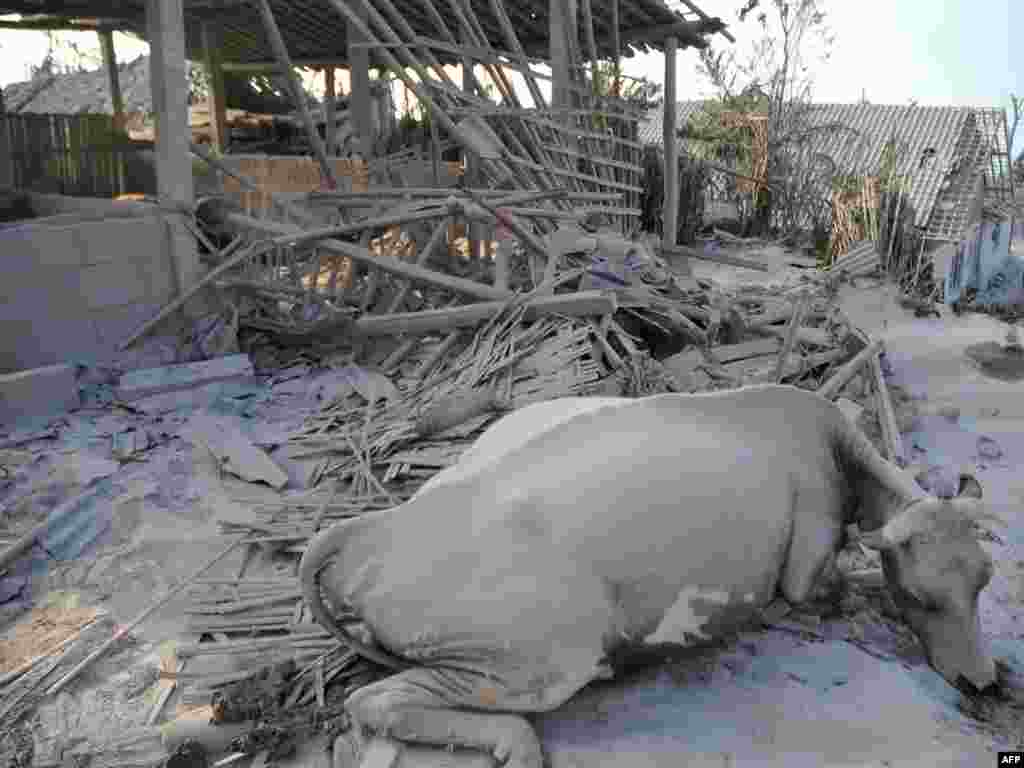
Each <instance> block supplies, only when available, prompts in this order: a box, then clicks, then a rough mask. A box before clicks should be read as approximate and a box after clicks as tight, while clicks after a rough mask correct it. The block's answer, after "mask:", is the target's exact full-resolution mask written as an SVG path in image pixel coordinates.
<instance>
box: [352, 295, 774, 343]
mask: <svg viewBox="0 0 1024 768" xmlns="http://www.w3.org/2000/svg"><path fill="white" fill-rule="evenodd" d="M506 306H507V302H504V301H492V302H484V303H478V304H468V305H466V306H461V307H452V308H450V309H427V310H422V311H420V312H402V313H397V314H392V315H372V316H368V317H361V318H359V320H357V321H356V322H355V329H356V330H357V331H358V332H359V333H363V334H366V335H368V336H390V335H396V334H402V333H407V334H425V333H432V332H436V331H450V330H453V329H456V328H465V327H472V326H475V325H477V324H479V323H481V322H483V321H484V320H487V319H489V318H491V317H493V316H494V315H496V314H497V313H498V312H500V311H501V310H502V309H504V308H505V307H506ZM616 308H617V304H616V301H615V295H614V293H611V292H608V293H606V292H604V291H580V292H577V293H567V294H557V295H554V296H544V297H540V298H537V299H534V300H533V301H531V302H530V303H529V304H527V305H526V315H525V319H526V320H530V319H534V318H537V317H539V316H541V315H545V314H562V315H567V316H573V317H580V316H583V317H585V316H591V315H593V316H603V315H606V314H611V313H613V312H615V310H616ZM771 343H772V344H775V342H771ZM775 346H777V345H775Z"/></svg>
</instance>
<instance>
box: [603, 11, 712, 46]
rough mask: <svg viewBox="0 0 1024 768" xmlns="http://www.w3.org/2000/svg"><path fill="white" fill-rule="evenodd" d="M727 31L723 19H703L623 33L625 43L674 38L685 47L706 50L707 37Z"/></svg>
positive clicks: (635, 28) (658, 25) (662, 41)
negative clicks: (705, 37)
mask: <svg viewBox="0 0 1024 768" xmlns="http://www.w3.org/2000/svg"><path fill="white" fill-rule="evenodd" d="M724 29H725V22H724V21H722V20H721V19H718V18H714V19H701V20H700V21H680V22H678V23H676V24H656V25H654V26H651V27H634V28H633V29H629V30H625V31H624V32H623V33H622V38H623V42H625V43H664V42H665V40H666V39H668V38H670V37H674V38H676V39H677V40H678V41H679V44H680V45H681V46H684V47H687V46H688V47H691V48H705V47H707V45H708V41H707V40H705V39H704V36H705V35H712V34H715V33H716V32H721V31H723V30H724Z"/></svg>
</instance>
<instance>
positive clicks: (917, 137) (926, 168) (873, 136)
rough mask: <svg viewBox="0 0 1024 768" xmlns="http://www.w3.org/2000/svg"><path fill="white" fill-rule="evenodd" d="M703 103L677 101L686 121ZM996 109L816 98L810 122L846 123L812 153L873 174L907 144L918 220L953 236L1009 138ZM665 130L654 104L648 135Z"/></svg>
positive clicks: (903, 161) (902, 166) (813, 142)
mask: <svg viewBox="0 0 1024 768" xmlns="http://www.w3.org/2000/svg"><path fill="white" fill-rule="evenodd" d="M703 103H704V102H701V101H686V102H680V103H679V104H678V105H677V112H676V114H677V120H678V124H679V125H680V127H682V126H683V125H685V122H686V120H688V119H689V118H690V117H691V116H692V115H694V114H695V113H696V112H697V111H698V110H699V109H700V108H701V106H702V104H703ZM995 112H996V110H987V109H976V108H973V107H921V106H887V105H879V104H814V105H811V106H810V108H809V113H808V117H807V122H808V123H809V124H810V125H811V126H822V127H824V126H832V125H836V126H842V128H841V129H838V130H822V131H818V132H815V133H813V134H812V137H811V139H810V142H809V151H811V152H814V153H816V154H824V155H827V156H829V157H830V158H832V160H833V161H834V162H835V164H836V167H837V170H838V171H840V172H845V173H853V174H857V175H865V174H874V173H877V172H878V171H879V170H880V168H881V161H882V153H883V150H884V148H885V144H886V142H888V141H889V140H890V139H892V138H895V139H896V140H897V142H898V144H899V146H900V149H901V151H900V152H899V155H898V156H899V164H898V167H897V171H898V172H899V173H905V174H908V175H909V176H910V177H911V182H912V186H911V189H910V192H909V200H910V202H911V204H912V205H913V206H914V209H915V211H916V220H915V223H916V224H917V226H919V227H926V228H927V230H928V233H929V234H930V235H932V236H936V237H946V238H949V239H954V238H955V237H957V236H959V233H960V231H961V230H962V229H963V227H964V226H965V225H966V219H967V216H968V213H969V208H970V202H971V199H972V198H973V194H974V190H975V189H977V183H978V181H979V179H980V177H981V174H983V173H985V172H987V171H988V170H989V167H990V162H989V154H990V153H989V149H990V148H991V147H990V145H993V146H994V147H995V148H996V149H999V148H1000V147H999V145H1000V144H1005V141H1003V142H1000V141H999V133H998V129H997V128H993V125H992V123H993V121H994V120H995V117H994V114H995ZM661 132H662V115H661V110H660V109H659V110H652V112H651V113H649V114H648V116H647V120H645V121H644V123H642V124H641V126H640V136H641V141H645V142H652V143H657V144H659V145H660V144H661V138H662V137H661ZM1002 151H1005V147H1003V148H1002ZM961 158H963V161H962V162H961ZM937 203H940V206H939V209H940V210H938V211H937V210H936V207H937V206H936V204H937ZM933 214H935V216H934V217H933ZM933 218H934V221H933Z"/></svg>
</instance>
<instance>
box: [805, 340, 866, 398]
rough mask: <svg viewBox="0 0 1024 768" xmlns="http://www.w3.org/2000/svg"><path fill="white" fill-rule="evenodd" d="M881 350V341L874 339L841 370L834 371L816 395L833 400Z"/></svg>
mask: <svg viewBox="0 0 1024 768" xmlns="http://www.w3.org/2000/svg"><path fill="white" fill-rule="evenodd" d="M881 350H882V340H881V339H875V340H874V341H872V342H870V343H869V344H868V345H867V346H866V347H864V349H862V350H861V351H860V352H859V353H857V355H855V356H854V357H853V359H852V360H850V361H848V362H847V363H846V364H845V365H844V366H843V367H842V368H840V369H839V370H838V371H836V372H835V373H834V374H833V375H832V378H830V379H829V380H828V381H826V382H825V383H824V384H822V385H821V386H820V387H819V388H818V394H819V395H821V396H822V397H825V398H828V399H829V400H833V399H835V397H836V395H838V394H839V390H841V389H842V388H843V387H845V386H846V384H847V382H849V381H850V379H852V378H853V377H854V376H855V375H856V374H857V372H858V371H860V369H861V367H862V366H863V365H864V364H865V363H867V362H868V361H869V360H871V358H872V357H876V356H877V355H878V353H879V352H881Z"/></svg>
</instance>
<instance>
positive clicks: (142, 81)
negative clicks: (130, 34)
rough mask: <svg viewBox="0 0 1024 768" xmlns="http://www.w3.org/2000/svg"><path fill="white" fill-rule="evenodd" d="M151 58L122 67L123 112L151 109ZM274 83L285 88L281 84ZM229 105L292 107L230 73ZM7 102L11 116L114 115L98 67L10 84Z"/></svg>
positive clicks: (265, 109)
mask: <svg viewBox="0 0 1024 768" xmlns="http://www.w3.org/2000/svg"><path fill="white" fill-rule="evenodd" d="M149 61H150V60H149V57H148V56H139V57H138V58H136V59H135V60H134V61H131V62H127V63H122V64H119V65H118V81H119V82H120V84H121V98H122V99H123V100H124V111H125V112H127V113H129V114H131V113H136V112H142V113H148V112H151V111H152V108H153V107H152V104H153V102H152V99H151V97H150V84H149ZM276 78H277V75H273V76H272V77H271V82H272V83H274V84H275V85H279V87H280V89H281V90H282V91H284V88H283V86H281V85H280V84H279V82H278V81H277V79H276ZM224 90H225V99H226V101H227V106H228V107H229V108H231V109H242V110H247V111H250V112H258V113H261V114H276V113H280V112H284V111H288V110H290V109H291V108H292V106H291V103H290V100H289V99H288V98H287V97H279V96H277V95H274V94H266V93H262V92H260V93H257V92H256V91H255V90H253V89H252V88H250V87H249V86H248V85H246V83H245V75H242V74H238V73H234V72H227V73H225V75H224ZM3 92H4V104H5V105H6V107H7V109H8V110H9V111H11V112H21V113H24V114H39V115H80V114H107V115H109V114H112V113H113V105H112V104H111V102H110V88H109V86H108V85H107V72H106V70H105V69H103V68H100V69H96V70H93V71H91V72H73V73H69V74H60V75H56V76H54V77H48V78H46V79H44V80H41V81H40V80H30V81H27V82H21V83H11V84H10V85H7V86H5V87H4V89H3Z"/></svg>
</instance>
